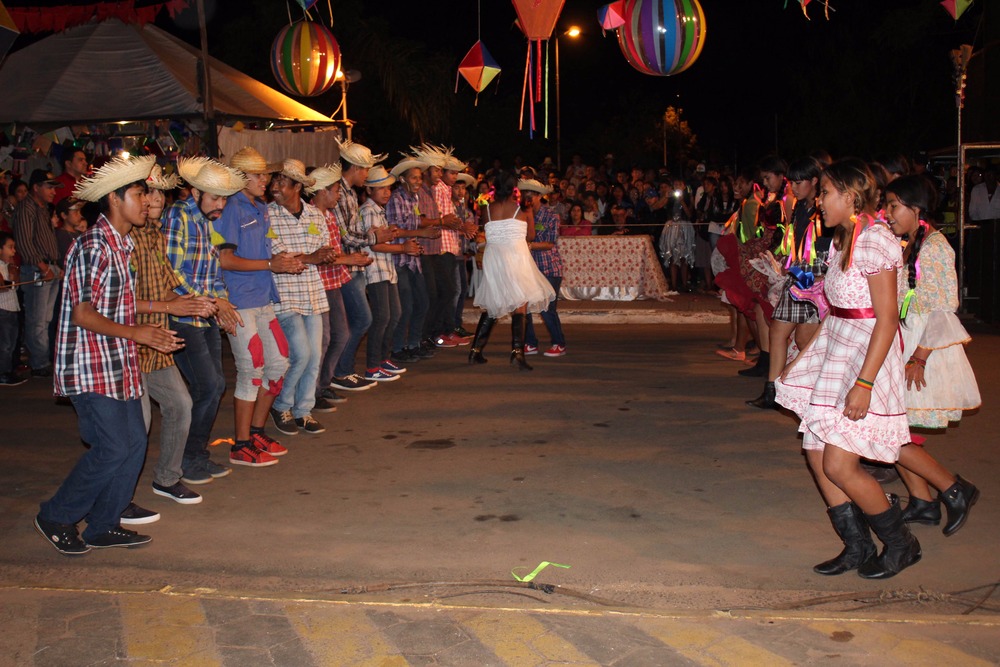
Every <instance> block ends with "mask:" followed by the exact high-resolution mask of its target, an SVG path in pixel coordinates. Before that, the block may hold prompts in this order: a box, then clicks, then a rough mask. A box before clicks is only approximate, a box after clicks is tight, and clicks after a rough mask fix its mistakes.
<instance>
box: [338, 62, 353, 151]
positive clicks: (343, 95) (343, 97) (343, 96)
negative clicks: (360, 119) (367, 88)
mask: <svg viewBox="0 0 1000 667" xmlns="http://www.w3.org/2000/svg"><path fill="white" fill-rule="evenodd" d="M340 91H341V92H340V108H341V110H342V111H343V114H342V116H343V120H344V130H345V131H346V132H347V140H348V141H351V121H350V119H349V118H348V117H347V75H346V74H344V78H343V79H341V80H340Z"/></svg>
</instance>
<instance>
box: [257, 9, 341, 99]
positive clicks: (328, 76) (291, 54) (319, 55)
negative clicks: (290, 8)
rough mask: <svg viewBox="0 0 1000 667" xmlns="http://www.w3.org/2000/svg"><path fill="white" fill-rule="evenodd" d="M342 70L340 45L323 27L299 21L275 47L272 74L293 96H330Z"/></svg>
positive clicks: (287, 28) (278, 38)
mask: <svg viewBox="0 0 1000 667" xmlns="http://www.w3.org/2000/svg"><path fill="white" fill-rule="evenodd" d="M339 68H340V45H339V44H337V40H336V39H334V37H333V34H332V33H331V32H330V31H329V30H327V29H326V28H324V27H323V26H322V25H320V24H319V23H314V22H312V21H297V22H296V23H293V24H292V25H289V26H285V27H284V28H282V30H281V32H279V33H278V36H277V37H275V38H274V44H272V45H271V71H272V72H273V73H274V78H275V79H277V80H278V83H279V84H280V85H281V87H282V88H284V89H285V90H286V91H288V92H289V93H291V94H292V95H299V96H303V97H312V96H314V95H320V94H322V93H324V92H326V91H327V90H328V89H329V88H330V86H332V85H333V82H334V80H335V79H336V78H337V70H338V69H339Z"/></svg>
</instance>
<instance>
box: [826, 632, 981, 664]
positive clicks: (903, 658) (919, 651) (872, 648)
mask: <svg viewBox="0 0 1000 667" xmlns="http://www.w3.org/2000/svg"><path fill="white" fill-rule="evenodd" d="M809 627H810V628H812V629H814V630H819V631H820V632H822V633H824V634H826V635H828V636H830V637H833V636H835V633H838V632H839V633H850V634H851V637H850V638H849V641H846V642H845V646H851V647H853V648H854V649H855V650H863V651H865V652H867V653H869V654H871V655H872V656H873V657H878V659H879V661H880V662H883V663H886V664H899V665H907V667H924V666H926V667H940V666H941V665H962V667H980V666H981V667H993V665H994V663H992V662H989V661H986V660H981V659H980V658H977V657H975V656H973V655H969V654H968V653H965V652H963V651H960V650H958V649H956V648H953V647H951V646H948V645H947V644H944V643H942V642H939V641H934V640H929V639H914V638H913V637H912V636H907V635H913V634H915V633H916V634H918V635H919V633H921V632H923V630H922V629H921V628H919V627H918V628H913V627H908V626H906V625H904V624H898V623H897V624H892V625H885V624H880V625H876V624H875V623H810V624H809Z"/></svg>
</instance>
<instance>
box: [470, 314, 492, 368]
mask: <svg viewBox="0 0 1000 667" xmlns="http://www.w3.org/2000/svg"><path fill="white" fill-rule="evenodd" d="M494 324H496V318H494V317H490V316H489V315H487V314H486V313H483V314H482V315H480V316H479V324H477V325H476V335H475V337H474V338H473V339H472V346H471V347H470V348H469V363H470V364H485V363H486V357H484V356H483V348H484V347H486V343H487V342H488V341H489V340H490V332H491V331H493V325H494Z"/></svg>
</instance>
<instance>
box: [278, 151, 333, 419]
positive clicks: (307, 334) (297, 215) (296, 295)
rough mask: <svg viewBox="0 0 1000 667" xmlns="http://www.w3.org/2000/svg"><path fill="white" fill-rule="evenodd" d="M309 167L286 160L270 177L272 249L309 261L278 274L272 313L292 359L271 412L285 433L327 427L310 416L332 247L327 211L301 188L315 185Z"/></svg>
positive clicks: (303, 261)
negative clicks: (324, 272)
mask: <svg viewBox="0 0 1000 667" xmlns="http://www.w3.org/2000/svg"><path fill="white" fill-rule="evenodd" d="M305 170H306V168H305V165H304V164H303V163H302V162H300V161H299V160H290V159H286V160H285V161H284V163H282V167H281V171H280V172H279V173H277V174H275V176H274V178H273V179H272V180H271V196H272V197H273V198H274V201H272V202H271V203H270V204H268V206H267V209H268V214H269V215H270V218H271V230H272V231H273V232H274V234H275V238H273V239H271V251H272V252H274V253H295V254H296V255H298V257H299V260H300V261H301V262H302V263H303V264H304V265H305V270H304V271H302V272H300V273H294V274H291V273H283V274H276V275H275V276H274V283H275V285H277V287H278V294H280V295H281V301H280V302H278V303H276V304H275V305H274V311H275V314H276V315H277V317H278V322H279V323H281V330H282V331H283V332H284V333H285V339H286V340H287V341H288V362H289V363H288V370H287V371H286V372H285V381H284V384H283V385H282V388H281V393H280V394H278V397H277V398H276V399H274V407H272V408H271V411H270V412H271V419H272V420H273V421H274V426H275V428H277V429H278V430H279V431H281V432H282V433H284V434H286V435H295V434H296V433H298V432H299V430H300V429H301V430H302V431H305V432H306V433H313V434H318V433H323V432H324V431H326V429H325V428H323V425H322V424H320V423H319V422H318V421H316V419H314V418H313V416H312V409H313V407H314V406H315V404H316V378H317V377H318V375H319V365H320V362H321V361H322V356H323V350H322V342H323V318H325V317H326V313H327V312H329V310H330V304H329V303H328V302H327V299H326V290H324V289H323V281H322V280H321V279H320V277H319V272H318V271H317V270H316V265H317V264H326V263H329V262H332V261H333V249H332V248H331V247H330V232H329V231H328V230H327V227H326V220H325V219H324V218H323V214H322V213H320V212H319V209H317V208H316V207H315V206H313V205H312V204H307V203H306V202H304V201H303V200H302V188H303V187H308V186H312V185H315V184H316V180H315V179H314V178H311V177H309V176H306V173H305Z"/></svg>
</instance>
